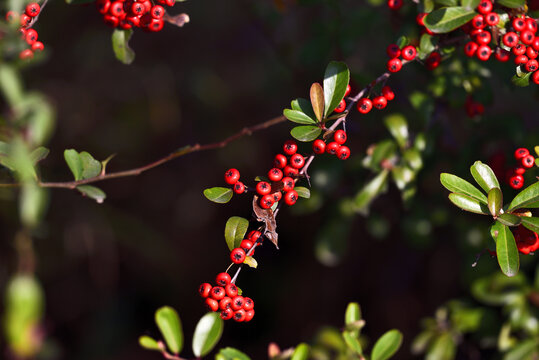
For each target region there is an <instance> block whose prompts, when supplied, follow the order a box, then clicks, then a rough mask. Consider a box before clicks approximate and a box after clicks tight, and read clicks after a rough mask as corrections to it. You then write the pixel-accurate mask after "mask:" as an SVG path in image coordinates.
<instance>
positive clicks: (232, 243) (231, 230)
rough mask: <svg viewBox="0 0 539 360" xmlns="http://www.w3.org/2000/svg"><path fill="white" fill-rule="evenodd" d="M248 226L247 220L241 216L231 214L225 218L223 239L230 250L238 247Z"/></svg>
mask: <svg viewBox="0 0 539 360" xmlns="http://www.w3.org/2000/svg"><path fill="white" fill-rule="evenodd" d="M248 228H249V221H248V220H247V219H244V218H242V217H239V216H232V217H231V218H229V219H228V220H227V222H226V225H225V241H226V244H227V246H228V249H229V250H230V251H232V250H233V249H235V248H237V247H240V244H241V241H242V240H243V239H244V237H245V233H246V232H247V229H248Z"/></svg>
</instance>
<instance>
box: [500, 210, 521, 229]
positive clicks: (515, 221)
mask: <svg viewBox="0 0 539 360" xmlns="http://www.w3.org/2000/svg"><path fill="white" fill-rule="evenodd" d="M496 220H498V221H499V222H501V223H502V224H503V225H507V226H518V225H519V224H520V222H521V217H520V216H516V215H513V214H510V213H505V214H501V215H500V216H498V218H497V219H496Z"/></svg>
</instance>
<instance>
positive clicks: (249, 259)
mask: <svg viewBox="0 0 539 360" xmlns="http://www.w3.org/2000/svg"><path fill="white" fill-rule="evenodd" d="M243 263H244V264H246V265H248V266H249V267H252V268H253V269H256V268H257V267H258V262H257V261H256V259H255V258H254V257H252V256H246V257H245V260H243Z"/></svg>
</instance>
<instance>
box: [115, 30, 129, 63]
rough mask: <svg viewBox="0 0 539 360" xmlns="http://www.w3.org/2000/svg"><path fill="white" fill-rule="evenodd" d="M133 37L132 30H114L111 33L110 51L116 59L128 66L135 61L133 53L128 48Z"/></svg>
mask: <svg viewBox="0 0 539 360" xmlns="http://www.w3.org/2000/svg"><path fill="white" fill-rule="evenodd" d="M131 35H133V30H132V29H129V30H119V29H115V30H114V32H113V33H112V50H114V55H116V59H118V60H120V61H121V62H122V63H124V64H126V65H129V64H131V63H132V62H133V61H134V60H135V52H134V51H133V50H132V49H131V48H130V47H129V39H131Z"/></svg>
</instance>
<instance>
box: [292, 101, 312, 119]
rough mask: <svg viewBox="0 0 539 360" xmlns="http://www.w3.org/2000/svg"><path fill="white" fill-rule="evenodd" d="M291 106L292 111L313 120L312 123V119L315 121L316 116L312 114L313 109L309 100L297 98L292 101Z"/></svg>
mask: <svg viewBox="0 0 539 360" xmlns="http://www.w3.org/2000/svg"><path fill="white" fill-rule="evenodd" d="M291 106H292V110H296V111H299V112H302V113H304V114H305V115H307V116H308V117H310V118H311V119H313V121H314V119H316V115H315V114H314V111H313V107H312V105H311V102H310V101H309V100H307V99H303V98H297V99H296V100H292V103H291Z"/></svg>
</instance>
